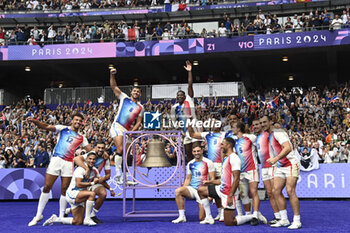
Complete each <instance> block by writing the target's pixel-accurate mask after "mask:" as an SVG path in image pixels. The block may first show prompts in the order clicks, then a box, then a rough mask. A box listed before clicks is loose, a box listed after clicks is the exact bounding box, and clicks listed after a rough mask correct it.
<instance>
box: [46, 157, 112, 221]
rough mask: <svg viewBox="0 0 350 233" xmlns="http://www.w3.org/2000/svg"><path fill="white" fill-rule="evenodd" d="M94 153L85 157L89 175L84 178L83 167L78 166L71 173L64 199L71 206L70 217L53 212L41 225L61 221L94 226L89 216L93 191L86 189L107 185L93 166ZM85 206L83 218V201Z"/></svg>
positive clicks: (93, 198) (93, 195)
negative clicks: (62, 216)
mask: <svg viewBox="0 0 350 233" xmlns="http://www.w3.org/2000/svg"><path fill="white" fill-rule="evenodd" d="M96 158H97V156H96V153H95V152H90V153H89V154H88V156H87V158H86V165H87V166H88V167H89V170H90V176H89V178H85V173H86V171H85V169H84V168H82V167H78V168H77V169H75V171H74V173H73V178H72V181H71V183H70V185H69V187H68V189H67V193H66V199H67V202H68V203H69V204H70V205H71V208H72V214H73V218H72V217H66V218H58V217H57V216H56V215H55V214H53V215H52V216H51V217H50V218H49V219H48V220H46V221H45V222H44V224H43V226H48V225H52V224H53V223H63V224H71V225H81V224H83V223H84V225H88V226H95V225H96V223H95V222H94V221H93V220H92V219H91V218H90V216H91V211H92V207H93V205H94V201H95V193H94V192H93V191H88V190H87V189H88V188H89V187H90V186H93V185H95V184H99V183H101V184H102V185H103V186H105V187H106V188H109V185H108V184H107V183H106V182H105V181H102V179H100V174H99V172H98V170H97V169H96V168H95V167H94V165H95V163H96ZM85 202H86V207H85V218H84V203H85Z"/></svg>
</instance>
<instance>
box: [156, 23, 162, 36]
mask: <svg viewBox="0 0 350 233" xmlns="http://www.w3.org/2000/svg"><path fill="white" fill-rule="evenodd" d="M162 35H163V29H162V28H161V27H160V24H158V25H157V36H159V37H161V36H162Z"/></svg>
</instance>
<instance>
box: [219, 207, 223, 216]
mask: <svg viewBox="0 0 350 233" xmlns="http://www.w3.org/2000/svg"><path fill="white" fill-rule="evenodd" d="M220 214H221V217H224V208H222V209H220Z"/></svg>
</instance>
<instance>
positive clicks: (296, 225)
mask: <svg viewBox="0 0 350 233" xmlns="http://www.w3.org/2000/svg"><path fill="white" fill-rule="evenodd" d="M300 228H301V222H292V224H291V225H290V226H289V227H288V229H290V230H296V229H300Z"/></svg>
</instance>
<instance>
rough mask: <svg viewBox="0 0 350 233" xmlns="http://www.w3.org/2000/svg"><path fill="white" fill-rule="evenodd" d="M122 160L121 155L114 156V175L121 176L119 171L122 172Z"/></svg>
mask: <svg viewBox="0 0 350 233" xmlns="http://www.w3.org/2000/svg"><path fill="white" fill-rule="evenodd" d="M122 161H123V157H122V156H120V155H116V156H115V157H114V162H115V174H116V176H121V172H122Z"/></svg>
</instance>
